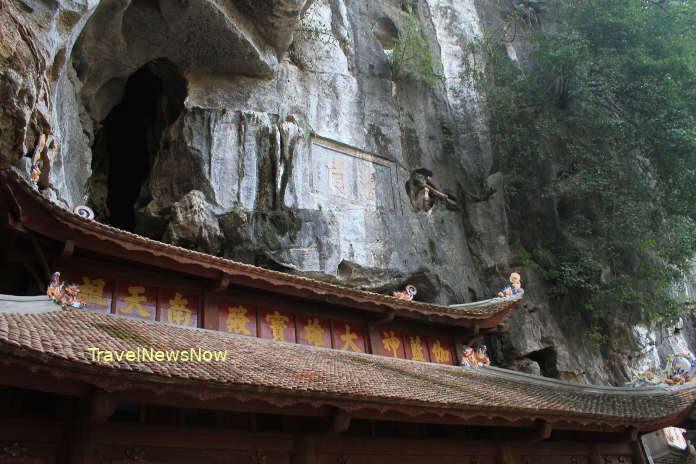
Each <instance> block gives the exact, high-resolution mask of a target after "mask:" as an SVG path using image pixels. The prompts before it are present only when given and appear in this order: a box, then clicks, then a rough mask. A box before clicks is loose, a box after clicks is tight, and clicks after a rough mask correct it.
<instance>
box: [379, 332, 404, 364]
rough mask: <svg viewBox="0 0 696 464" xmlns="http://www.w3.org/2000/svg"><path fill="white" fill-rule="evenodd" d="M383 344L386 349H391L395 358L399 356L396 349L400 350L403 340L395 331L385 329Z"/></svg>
mask: <svg viewBox="0 0 696 464" xmlns="http://www.w3.org/2000/svg"><path fill="white" fill-rule="evenodd" d="M382 344H383V345H384V349H385V350H387V351H391V352H392V355H393V356H394V357H395V358H396V357H397V354H396V350H398V349H399V346H401V340H399V339H398V338H396V337H395V336H394V332H393V331H391V330H389V331H384V338H382Z"/></svg>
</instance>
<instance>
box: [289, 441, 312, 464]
mask: <svg viewBox="0 0 696 464" xmlns="http://www.w3.org/2000/svg"><path fill="white" fill-rule="evenodd" d="M290 462H291V464H317V463H318V462H319V460H318V459H317V453H316V447H315V444H314V437H312V436H311V435H296V436H295V437H294V439H293V450H292V453H291V454H290Z"/></svg>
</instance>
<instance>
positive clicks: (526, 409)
mask: <svg viewBox="0 0 696 464" xmlns="http://www.w3.org/2000/svg"><path fill="white" fill-rule="evenodd" d="M4 298H5V300H4V301H2V299H0V357H10V358H13V359H16V358H19V357H21V358H22V359H23V360H24V361H23V362H31V363H41V364H44V365H45V364H48V365H55V366H60V368H61V369H66V370H69V371H71V372H81V373H83V374H85V373H86V374H94V375H93V376H94V377H96V375H97V373H100V374H109V375H111V376H113V375H117V376H124V377H127V378H128V379H129V381H130V382H133V381H134V378H135V379H136V380H137V381H142V382H147V383H155V384H158V383H166V384H169V385H172V384H177V383H181V384H183V385H184V386H185V387H186V388H187V389H190V390H195V389H203V388H216V389H222V390H224V391H230V392H232V391H251V392H254V391H259V390H262V391H264V392H266V393H267V394H274V395H278V396H283V397H291V398H297V397H305V398H310V399H311V401H312V404H313V405H321V404H322V401H324V402H328V403H327V404H331V403H330V402H331V401H349V402H351V404H358V405H363V407H367V406H365V405H366V404H367V405H372V406H371V407H375V405H376V406H378V407H380V408H384V409H385V410H388V408H389V407H391V406H393V405H400V406H408V407H409V408H411V409H413V410H414V411H416V410H422V411H431V412H432V411H433V410H436V411H439V413H440V414H442V413H443V412H444V413H447V414H454V415H460V416H462V415H464V414H468V415H469V416H468V417H472V411H473V412H478V411H480V412H481V414H480V415H481V416H488V417H500V418H507V419H510V418H511V417H514V418H520V417H527V418H544V419H547V420H549V421H559V420H572V421H577V422H581V423H604V424H609V425H622V426H628V425H635V426H640V425H641V424H643V425H646V426H647V424H656V423H658V422H659V423H660V424H663V423H665V422H670V421H671V423H675V422H677V421H678V420H677V419H678V418H677V416H679V415H680V414H684V413H686V412H687V411H688V410H689V409H690V408H691V406H692V403H693V401H694V400H695V399H696V389H695V388H693V387H692V386H691V385H689V386H684V387H671V388H647V389H641V390H634V389H626V388H612V387H596V386H581V385H573V384H569V383H566V382H560V381H556V380H551V379H544V378H541V377H536V376H530V375H526V374H521V373H514V372H512V371H506V370H503V369H496V368H484V369H470V368H463V367H454V366H444V365H437V364H432V363H424V362H417V361H408V360H401V359H393V358H387V357H382V356H376V355H367V354H359V353H351V352H345V351H337V350H329V349H323V348H315V347H309V346H301V345H294V344H289V343H283V342H275V341H271V340H264V339H258V338H253V337H244V336H239V335H232V334H227V333H222V332H214V331H207V330H202V329H188V328H181V327H175V326H170V325H165V324H162V323H157V322H149V321H142V320H136V319H128V318H125V317H120V316H114V315H105V314H97V313H90V312H86V311H82V310H74V309H73V310H60V309H59V310H52V308H51V307H50V305H52V303H49V302H47V301H35V300H34V301H32V299H29V301H25V302H21V301H16V300H18V298H15V301H13V300H12V298H9V297H4ZM28 308H29V309H28ZM56 308H57V306H56ZM93 347H94V348H99V349H102V350H137V349H138V348H148V347H155V349H160V350H189V349H191V348H201V349H203V350H226V351H227V353H228V356H227V359H226V361H224V362H188V363H184V362H174V361H162V362H148V361H141V362H138V361H130V362H129V361H126V360H125V359H124V360H122V361H120V362H111V363H110V362H104V361H101V362H97V361H93V360H92V359H91V354H90V352H89V351H88V348H93ZM390 405H391V406H390ZM443 410H444V411H443ZM511 420H513V419H511Z"/></svg>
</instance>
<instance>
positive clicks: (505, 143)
mask: <svg viewBox="0 0 696 464" xmlns="http://www.w3.org/2000/svg"><path fill="white" fill-rule="evenodd" d="M516 16H519V15H511V16H510V18H512V19H511V20H514V19H515V17H516ZM510 30H512V28H511V27H510V25H509V24H507V25H506V27H502V28H501V29H500V30H499V31H493V32H490V33H488V34H485V35H484V36H483V37H481V38H479V40H477V41H476V42H474V43H472V44H471V52H472V53H471V60H470V61H469V62H468V63H467V71H466V76H465V77H467V78H468V80H469V82H470V84H471V85H472V86H473V87H475V88H476V90H477V91H478V92H479V94H480V95H483V96H484V98H485V106H486V108H487V110H488V111H489V114H490V117H491V139H492V141H493V146H494V150H495V154H496V163H497V166H498V168H499V169H501V170H503V171H504V172H505V173H506V188H507V193H508V200H509V204H510V205H511V211H512V216H513V218H512V219H513V223H515V224H517V226H518V230H519V231H521V233H520V237H519V239H520V241H521V244H522V245H523V246H524V247H525V248H526V249H535V248H537V247H539V246H540V244H541V246H543V247H545V248H546V249H548V250H550V251H551V252H552V253H551V254H552V256H553V259H552V260H550V261H549V262H547V263H545V266H544V267H545V269H546V276H547V278H548V281H549V283H550V284H551V288H552V289H553V290H554V291H555V292H556V294H557V295H558V296H559V297H570V298H572V300H573V301H575V302H576V303H577V307H579V308H582V309H584V310H585V312H584V318H585V320H586V322H588V323H589V324H590V326H591V327H594V328H595V329H598V328H599V327H600V326H602V325H603V324H604V323H605V321H606V320H608V319H610V318H614V317H617V318H618V319H619V320H627V319H624V318H628V319H629V320H630V318H634V319H637V318H641V319H650V320H669V319H673V318H674V317H676V316H678V315H679V314H680V311H681V310H682V309H683V308H684V304H683V300H682V299H681V298H680V295H679V292H678V291H676V292H675V283H677V282H679V281H680V280H682V279H683V277H684V273H686V272H687V271H688V268H689V265H690V263H691V260H692V259H693V256H694V253H695V252H696V222H695V219H696V49H695V48H694V43H696V3H695V2H693V1H688V0H683V1H682V0H597V1H586V0H577V1H568V0H565V1H560V0H557V1H547V2H545V4H544V9H543V16H541V25H539V24H532V23H530V22H528V23H527V24H521V25H515V27H514V30H515V38H519V35H518V34H519V33H522V32H524V33H525V34H526V37H525V40H526V41H527V42H528V44H529V52H528V55H526V56H523V57H521V59H520V60H519V61H517V60H512V59H510V58H509V57H508V54H507V52H506V45H507V44H506V43H505V41H506V39H507V40H510V39H511V38H512V37H510V34H509V31H510ZM544 205H546V206H548V205H551V206H552V207H550V208H545V207H544ZM531 211H546V213H540V214H542V215H543V219H542V221H544V222H545V223H546V226H544V227H540V226H535V225H532V224H539V222H538V221H537V222H534V221H531V220H530V217H529V216H530V214H531ZM549 211H550V212H549ZM617 312H618V314H617ZM608 313H611V316H610V315H609V314H608ZM595 335H596V334H595Z"/></svg>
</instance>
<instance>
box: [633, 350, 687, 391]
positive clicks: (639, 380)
mask: <svg viewBox="0 0 696 464" xmlns="http://www.w3.org/2000/svg"><path fill="white" fill-rule="evenodd" d="M692 382H696V360H691V361H689V355H686V354H678V355H672V356H669V357H668V358H667V363H666V365H665V367H664V369H662V371H661V372H659V373H657V374H656V373H654V372H652V371H645V372H643V373H642V374H640V375H638V376H636V377H635V378H633V379H632V380H631V381H630V382H628V383H626V386H628V387H642V386H657V385H682V384H685V383H692Z"/></svg>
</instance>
